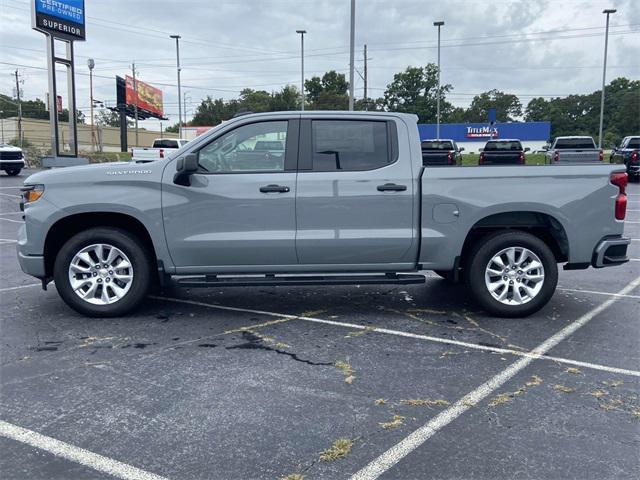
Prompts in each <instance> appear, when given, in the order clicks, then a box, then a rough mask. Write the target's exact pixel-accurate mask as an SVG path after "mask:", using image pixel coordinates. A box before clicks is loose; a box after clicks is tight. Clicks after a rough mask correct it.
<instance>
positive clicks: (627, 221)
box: [624, 220, 640, 223]
mask: <svg viewBox="0 0 640 480" xmlns="http://www.w3.org/2000/svg"><path fill="white" fill-rule="evenodd" d="M624 223H640V222H631V221H629V220H625V221H624Z"/></svg>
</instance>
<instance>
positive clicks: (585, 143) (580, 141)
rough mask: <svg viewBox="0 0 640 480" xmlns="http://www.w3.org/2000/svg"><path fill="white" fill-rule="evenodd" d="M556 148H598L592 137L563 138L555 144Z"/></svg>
mask: <svg viewBox="0 0 640 480" xmlns="http://www.w3.org/2000/svg"><path fill="white" fill-rule="evenodd" d="M555 148H556V150H565V149H566V150H573V149H580V148H585V149H589V148H596V144H595V143H594V142H593V139H592V138H588V137H587V138H561V139H558V141H557V142H556V145H555Z"/></svg>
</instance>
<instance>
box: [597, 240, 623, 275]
mask: <svg viewBox="0 0 640 480" xmlns="http://www.w3.org/2000/svg"><path fill="white" fill-rule="evenodd" d="M630 243H631V239H629V238H624V237H616V238H605V239H603V240H601V241H600V243H599V244H598V245H597V246H596V248H595V250H594V251H593V257H592V259H591V265H593V266H594V267H595V268H602V267H614V266H616V265H622V264H623V263H626V262H628V261H629V257H628V256H627V247H628V246H629V244H630Z"/></svg>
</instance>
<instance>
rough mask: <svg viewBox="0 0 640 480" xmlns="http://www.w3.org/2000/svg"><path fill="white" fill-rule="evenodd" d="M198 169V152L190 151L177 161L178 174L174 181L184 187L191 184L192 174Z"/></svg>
mask: <svg viewBox="0 0 640 480" xmlns="http://www.w3.org/2000/svg"><path fill="white" fill-rule="evenodd" d="M197 171H198V154H197V153H189V154H188V155H185V156H184V157H180V158H179V159H178V161H177V162H176V174H175V175H174V176H173V183H175V184H176V185H182V186H184V187H189V186H191V175H193V174H194V173H196V172H197Z"/></svg>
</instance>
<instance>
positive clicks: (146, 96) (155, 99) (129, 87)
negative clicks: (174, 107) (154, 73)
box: [125, 75, 164, 118]
mask: <svg viewBox="0 0 640 480" xmlns="http://www.w3.org/2000/svg"><path fill="white" fill-rule="evenodd" d="M125 82H126V91H127V105H136V106H137V107H138V108H141V109H143V110H146V111H148V112H149V113H151V114H152V115H154V116H155V115H157V116H158V117H159V118H162V117H163V116H164V112H163V111H162V90H160V89H158V88H156V87H152V86H151V85H149V84H148V83H144V82H141V81H140V80H137V79H136V84H137V87H138V88H137V90H138V98H137V101H136V91H135V89H134V88H133V77H130V76H129V75H127V76H126V77H125Z"/></svg>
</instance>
